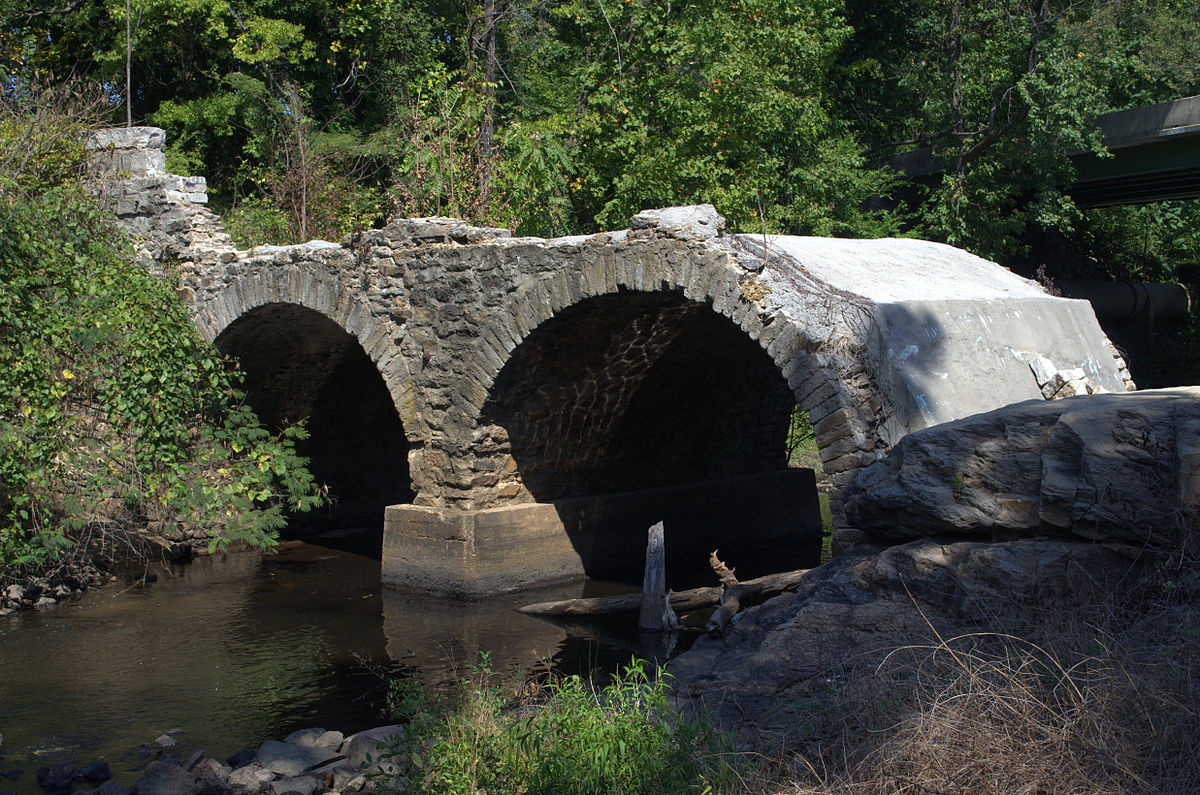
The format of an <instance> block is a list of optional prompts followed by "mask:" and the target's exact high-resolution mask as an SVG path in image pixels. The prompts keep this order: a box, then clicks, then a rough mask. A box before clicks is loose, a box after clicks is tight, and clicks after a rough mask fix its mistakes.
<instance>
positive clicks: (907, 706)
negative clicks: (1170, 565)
mask: <svg viewBox="0 0 1200 795" xmlns="http://www.w3.org/2000/svg"><path fill="white" fill-rule="evenodd" d="M1193 571H1195V569H1193ZM1183 579H1184V580H1186V579H1187V577H1184V578H1183ZM1191 579H1192V583H1193V584H1195V583H1197V582H1200V576H1197V575H1195V574H1193V575H1191ZM1176 582H1178V579H1177V578H1172V577H1160V578H1158V579H1157V580H1156V581H1155V585H1154V586H1153V588H1154V590H1152V591H1151V592H1149V593H1147V592H1144V591H1143V592H1142V593H1140V594H1139V596H1138V598H1137V599H1134V600H1133V601H1135V602H1136V603H1137V604H1136V606H1135V607H1134V608H1132V609H1130V608H1129V607H1128V606H1125V607H1120V606H1117V605H1115V604H1107V605H1099V606H1096V607H1095V608H1093V609H1091V610H1089V611H1086V612H1084V613H1078V614H1076V615H1073V616H1067V617H1063V616H1057V617H1055V618H1054V620H1052V621H1049V622H1047V623H1046V625H1044V626H1043V627H1042V628H1040V629H1039V630H1038V631H1037V632H1031V633H1025V636H1024V637H1018V636H1016V635H1013V634H1008V633H1004V632H973V633H969V634H964V635H961V636H958V637H942V636H938V635H937V634H936V633H933V636H934V638H935V639H934V641H933V642H932V643H929V644H926V645H918V646H911V647H907V648H905V649H901V650H897V651H896V652H893V653H892V654H890V655H888V657H887V658H886V659H885V660H884V661H883V663H882V664H880V665H878V666H873V667H870V668H869V669H867V670H863V671H859V672H858V673H856V674H851V675H850V676H848V677H847V679H846V680H845V681H844V682H843V683H841V684H836V683H837V680H836V678H835V679H834V682H835V685H834V686H832V687H830V689H829V690H828V691H827V692H825V693H823V694H821V698H823V699H825V701H824V703H823V704H822V714H823V716H824V720H823V722H822V721H817V722H815V723H814V724H813V725H812V727H811V730H812V731H813V733H812V734H810V735H809V738H810V742H808V743H806V744H805V745H804V746H803V747H793V748H791V749H788V750H786V751H784V752H783V753H782V754H781V755H779V756H778V757H777V758H776V768H775V771H776V772H775V773H774V774H773V775H770V776H769V777H770V778H772V779H774V783H773V784H770V785H765V786H763V787H761V788H759V791H762V792H773V793H781V792H782V793H793V794H795V793H812V794H813V795H826V794H830V793H864V794H865V793H912V794H913V795H918V794H921V795H931V794H933V795H936V794H944V795H950V794H951V793H953V794H954V795H968V794H969V795H987V794H988V793H997V794H999V793H1005V795H1012V794H1014V793H1039V794H1040V793H1088V794H1089V795H1092V794H1103V793H1130V792H1147V793H1195V792H1200V598H1197V597H1200V594H1196V593H1193V594H1192V595H1190V596H1189V595H1188V594H1186V593H1183V591H1185V590H1187V589H1182V588H1178V587H1176ZM1126 596H1127V597H1128V594H1126ZM1030 638H1036V640H1031V639H1030ZM810 712H811V710H810ZM781 781H788V782H789V783H788V784H787V785H781V784H780V782H781Z"/></svg>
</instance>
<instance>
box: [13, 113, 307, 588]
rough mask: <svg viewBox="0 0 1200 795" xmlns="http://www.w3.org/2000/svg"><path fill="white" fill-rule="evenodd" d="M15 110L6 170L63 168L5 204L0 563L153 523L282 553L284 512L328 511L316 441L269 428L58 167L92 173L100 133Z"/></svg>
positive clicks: (18, 184) (35, 179)
mask: <svg viewBox="0 0 1200 795" xmlns="http://www.w3.org/2000/svg"><path fill="white" fill-rule="evenodd" d="M2 110H3V117H2V118H0V159H7V160H8V162H13V158H11V157H8V155H9V153H10V152H11V150H12V149H13V148H14V147H27V146H30V142H34V145H37V144H38V143H40V142H41V140H42V139H43V138H45V137H47V136H50V137H53V138H54V139H55V144H54V146H53V147H50V148H47V149H46V151H49V152H50V153H51V155H50V157H51V160H50V163H51V165H53V168H50V167H49V166H48V165H47V164H46V160H45V159H44V158H33V159H31V160H30V161H29V162H28V167H27V168H26V169H25V170H23V171H10V172H9V173H8V174H7V175H6V181H5V185H4V191H3V192H2V193H0V283H2V284H3V285H4V289H3V290H2V291H0V407H2V409H0V567H4V568H5V569H7V570H8V571H7V573H12V572H14V571H16V570H18V569H21V568H24V567H29V566H33V565H39V564H45V563H48V562H50V561H51V560H53V559H54V558H56V557H58V556H61V555H62V554H64V553H66V552H68V551H70V550H71V549H72V548H74V546H75V544H76V543H77V542H79V541H80V540H81V539H83V538H85V537H93V538H94V537H95V536H96V535H98V534H99V535H103V534H104V533H106V532H108V531H110V530H113V529H120V530H127V529H129V528H131V527H135V526H144V525H146V524H148V523H149V524H154V525H155V526H156V527H157V528H158V530H159V531H160V532H162V533H165V534H167V535H173V534H174V533H176V532H179V533H184V532H185V531H192V530H195V529H201V530H203V531H204V533H206V534H207V536H208V538H209V545H210V546H211V547H217V546H224V545H227V544H229V543H230V542H233V541H244V542H247V543H250V544H253V545H256V546H270V545H271V544H272V543H273V542H274V538H275V536H276V534H277V533H278V531H279V529H280V528H281V527H282V526H283V525H284V523H285V511H287V510H297V511H303V510H307V509H309V508H312V507H314V506H316V505H317V504H319V503H320V502H321V501H322V500H323V493H322V490H321V489H320V488H319V486H318V485H317V484H316V483H314V481H313V479H312V476H311V475H310V474H309V472H308V470H307V468H306V461H305V460H304V459H303V458H301V457H300V456H298V455H297V454H296V451H295V446H294V442H295V440H296V439H299V438H302V437H303V435H304V429H303V428H302V427H293V428H289V429H286V430H284V431H283V432H282V433H280V434H274V433H270V432H268V431H267V430H266V429H264V428H263V427H261V425H260V424H259V422H258V419H257V417H256V416H255V415H254V413H253V411H251V410H250V409H249V407H247V406H245V405H244V404H243V403H242V394H241V392H240V391H239V389H238V387H239V385H240V381H241V376H240V374H239V373H237V372H236V371H235V370H233V369H231V368H230V366H229V364H228V363H227V362H225V361H224V360H223V359H222V357H221V356H220V355H219V354H218V353H217V351H216V350H215V349H214V348H213V347H212V346H211V345H209V344H207V343H205V342H204V341H203V340H201V339H200V337H199V335H198V333H197V332H196V329H195V326H194V325H193V324H192V322H191V320H190V318H189V317H188V314H187V311H186V309H185V308H184V306H183V305H182V304H181V303H180V302H179V300H178V298H177V296H176V295H175V293H174V290H173V289H172V285H171V284H170V283H169V282H168V281H167V279H166V278H165V277H162V276H156V275H153V274H151V273H150V272H149V271H148V270H146V268H145V267H144V266H143V265H141V264H140V263H139V262H137V261H136V260H135V259H134V257H133V255H132V252H131V250H130V249H131V247H130V246H129V243H128V241H127V240H125V239H124V238H123V236H122V235H121V234H120V233H119V232H118V231H117V230H116V227H115V225H114V224H113V223H112V221H111V219H110V218H109V217H108V216H107V214H105V213H103V212H102V211H101V210H100V208H99V207H98V206H97V205H96V203H95V202H94V201H93V200H92V199H91V198H90V197H89V196H88V195H87V194H86V192H85V191H84V189H83V187H82V186H81V185H80V184H79V182H78V181H76V180H75V179H74V175H75V174H77V173H78V171H79V169H78V168H74V167H72V168H63V167H61V166H58V165H54V164H55V163H58V162H60V161H70V162H77V163H83V162H85V161H86V153H85V152H84V150H83V147H82V143H81V141H82V136H83V134H84V133H85V132H86V129H87V128H86V125H83V124H77V125H76V126H75V127H74V128H73V130H74V132H73V133H72V134H71V135H68V136H65V137H64V136H63V134H62V128H61V126H60V124H58V123H56V121H55V120H54V119H48V118H46V117H43V116H40V115H38V114H35V113H31V112H27V111H25V110H24V109H23V108H22V107H17V106H5V107H4V108H3V109H2ZM60 121H61V120H60ZM85 531H86V532H85ZM97 531H99V533H97Z"/></svg>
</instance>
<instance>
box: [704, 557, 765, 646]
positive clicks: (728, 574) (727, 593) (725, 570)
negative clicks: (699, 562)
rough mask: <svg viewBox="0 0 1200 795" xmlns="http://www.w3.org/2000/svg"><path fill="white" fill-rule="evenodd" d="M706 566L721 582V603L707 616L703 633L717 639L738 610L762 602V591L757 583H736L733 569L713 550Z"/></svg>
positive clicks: (723, 632)
mask: <svg viewBox="0 0 1200 795" xmlns="http://www.w3.org/2000/svg"><path fill="white" fill-rule="evenodd" d="M708 565H710V566H712V570H713V571H714V572H716V575H717V577H718V578H720V580H721V603H720V604H719V605H717V609H716V610H714V611H713V614H712V615H711V616H709V619H708V622H707V623H706V624H705V625H704V631H705V632H706V633H707V634H708V636H709V637H710V638H719V637H721V636H723V635H724V634H725V630H726V629H728V628H729V624H730V622H732V621H733V617H734V616H735V615H737V613H738V611H739V610H741V609H742V608H743V607H750V606H751V605H756V604H758V603H759V602H761V601H762V600H763V595H762V590H763V589H762V586H761V585H759V584H757V583H751V582H745V583H742V582H738V578H737V576H736V575H734V573H733V569H731V568H729V567H728V566H726V565H725V564H724V563H723V562H721V559H720V558H718V557H717V551H716V550H715V549H714V550H713V551H712V554H711V555H709V556H708Z"/></svg>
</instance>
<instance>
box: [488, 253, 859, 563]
mask: <svg viewBox="0 0 1200 795" xmlns="http://www.w3.org/2000/svg"><path fill="white" fill-rule="evenodd" d="M648 248H649V250H648V251H640V250H638V249H637V248H635V247H633V246H631V247H629V248H627V249H625V250H624V251H619V252H617V253H614V252H612V250H611V249H610V250H607V251H604V252H602V253H597V254H595V255H593V256H588V255H587V254H586V253H585V256H584V258H583V262H582V263H580V262H578V260H577V261H576V262H574V263H568V262H564V263H563V267H560V268H558V269H557V270H555V271H554V272H552V273H550V274H548V275H545V276H543V277H542V278H540V279H538V280H537V281H535V282H532V283H530V284H528V285H527V286H526V287H525V288H524V289H521V290H518V291H515V292H514V293H513V294H512V295H511V297H510V299H509V301H508V303H507V304H506V305H505V306H504V307H503V308H502V309H501V310H500V311H499V312H498V313H497V315H496V317H497V322H496V324H495V325H494V327H493V328H490V329H488V330H485V331H484V333H483V339H482V340H481V347H483V348H484V349H485V350H484V351H483V353H482V354H481V355H480V357H478V359H477V361H476V365H477V366H476V367H475V368H474V369H473V372H472V376H473V378H475V379H477V380H478V382H479V383H480V385H481V386H482V389H480V390H478V392H477V394H484V395H492V394H494V391H495V389H496V387H497V384H498V379H500V378H501V377H502V376H501V373H502V372H503V370H504V368H505V366H506V365H508V364H509V363H510V361H513V358H514V356H515V355H519V354H516V352H517V351H518V350H519V349H520V346H521V345H522V344H523V343H525V342H526V341H527V340H529V339H530V338H531V336H532V335H534V334H535V333H537V330H538V329H542V328H545V327H547V326H548V324H550V323H551V322H555V321H558V320H560V319H561V318H564V317H568V316H570V315H571V313H572V312H573V311H574V310H576V309H578V308H580V307H583V306H584V305H586V304H588V303H590V302H594V301H596V300H599V299H604V298H608V297H615V296H618V295H621V294H625V295H628V296H638V295H641V296H646V295H669V296H677V297H678V298H679V299H680V301H682V302H685V303H686V304H687V305H690V306H693V307H701V308H702V309H701V311H702V312H703V313H704V314H705V315H707V316H708V317H711V318H713V319H714V320H718V319H719V320H720V321H721V322H722V323H725V325H726V326H728V327H729V328H730V329H731V330H732V331H733V333H734V334H740V336H741V338H743V339H744V341H745V343H746V344H747V345H748V346H749V347H750V349H751V350H753V349H757V351H759V352H760V353H761V355H762V357H763V359H765V360H766V361H767V362H769V364H768V367H772V368H774V372H775V376H776V378H778V379H779V381H780V382H782V383H783V384H786V387H785V390H784V391H785V395H786V397H785V398H784V400H786V401H789V402H788V403H787V407H788V408H789V409H790V407H791V405H793V404H798V405H799V406H800V407H801V408H802V409H804V410H806V411H807V412H809V415H810V417H811V419H812V422H813V425H814V428H815V431H816V436H817V444H818V446H819V448H820V449H821V458H822V462H823V466H824V468H825V470H826V471H827V472H829V473H830V474H832V475H833V476H834V484H833V485H834V489H833V494H832V495H831V496H832V498H833V507H834V511H835V524H840V519H841V517H840V513H841V512H840V495H841V492H842V490H843V489H844V488H845V486H846V485H847V484H848V483H849V481H850V480H851V479H852V478H853V475H854V473H855V471H856V470H857V469H858V468H859V467H860V466H862V464H863V463H865V461H866V460H868V459H873V458H874V457H875V454H874V452H873V450H874V448H875V447H876V446H878V445H879V444H880V441H879V434H878V432H877V429H876V428H873V427H872V426H871V425H870V424H869V419H870V417H864V414H865V413H866V412H869V411H870V410H871V409H870V407H871V405H872V403H873V404H874V405H875V406H878V405H879V403H880V401H879V399H878V398H877V397H876V398H875V399H874V401H872V400H871V395H872V390H873V380H872V378H871V377H870V374H869V373H864V367H865V366H866V365H865V357H864V356H862V355H857V356H856V355H855V350H856V349H857V348H861V347H862V346H865V345H866V344H868V342H869V340H866V339H851V338H848V337H847V336H845V335H844V334H843V335H842V336H838V335H836V334H834V335H828V334H827V335H825V336H824V337H822V339H814V338H813V337H811V336H810V335H809V334H808V333H807V332H806V329H804V328H803V327H802V326H801V325H799V324H798V323H796V322H795V321H793V319H792V318H791V317H789V316H787V315H785V314H783V313H772V312H769V311H767V310H766V309H764V307H763V304H762V303H761V301H760V299H761V298H762V297H763V293H762V288H761V283H760V282H759V281H758V277H757V276H756V275H755V274H754V273H753V272H752V271H747V270H746V269H744V268H741V267H740V266H739V265H737V264H736V263H734V262H732V261H731V260H732V258H731V257H727V256H714V255H713V252H712V251H711V250H704V249H700V248H694V249H691V250H689V251H688V252H687V256H682V257H681V256H680V255H679V252H680V249H681V248H683V247H681V246H679V244H678V243H677V242H676V243H675V245H674V246H673V247H671V248H665V249H663V248H660V249H655V248H654V247H648ZM564 260H565V258H564ZM827 305H828V302H826V303H825V304H822V306H827ZM716 325H718V324H712V325H711V327H713V328H715V327H716ZM867 328H868V329H869V324H868V326H867ZM830 339H832V340H836V342H835V343H833V344H830V343H829V342H827V341H826V340H830ZM743 350H745V349H743ZM746 358H747V359H749V358H753V355H752V354H751V353H747V356H746ZM769 382H770V379H769V378H767V379H766V380H765V381H759V382H758V383H760V384H765V385H767V387H766V388H769ZM500 386H501V387H503V386H504V384H503V383H500ZM747 404H748V405H747V406H746V409H747V411H748V412H754V411H762V410H764V407H761V406H757V405H754V403H753V400H747ZM859 406H864V407H866V411H865V412H864V411H862V410H860V409H859ZM766 410H769V408H768V409H766ZM477 416H478V418H479V422H480V425H481V426H483V429H485V430H486V432H487V433H488V434H489V436H490V437H491V438H498V437H503V438H506V439H507V441H508V443H509V452H510V453H511V454H512V456H513V458H512V459H509V460H504V461H497V468H498V469H499V470H502V471H505V470H506V471H507V473H508V475H507V477H506V476H505V475H501V476H500V478H499V484H500V487H501V489H500V490H499V491H498V492H497V493H498V495H499V496H501V497H502V498H504V499H505V500H513V499H515V500H517V501H521V500H525V501H530V500H533V501H537V502H543V501H545V500H556V499H560V498H564V497H570V496H571V493H570V492H571V488H567V487H561V486H560V485H559V484H556V483H554V482H552V480H553V477H554V476H555V475H549V476H548V478H547V479H548V480H549V481H550V482H547V480H543V479H541V475H540V474H539V473H533V474H534V480H533V481H532V482H531V481H530V480H529V479H528V478H527V477H526V475H525V466H524V464H523V463H522V462H520V461H518V460H517V458H518V457H519V453H520V452H521V451H520V450H517V449H516V444H514V442H516V443H518V444H519V443H523V442H524V441H525V440H524V438H522V439H519V440H514V439H512V438H509V435H508V434H507V432H506V433H503V434H497V433H496V432H495V430H494V429H493V427H491V426H493V425H494V423H493V420H494V419H495V418H496V416H494V415H493V412H492V407H489V406H487V405H486V400H485V401H484V405H480V406H479V411H478V414H477ZM776 432H777V433H778V434H779V436H778V440H777V441H778V444H779V448H780V449H779V455H780V464H779V465H780V467H781V468H782V467H784V466H786V457H785V456H784V449H783V448H784V444H783V441H784V436H785V434H786V423H785V425H784V428H783V430H782V431H779V430H778V428H777V430H776ZM752 433H756V431H753V429H752ZM529 459H530V460H536V456H532V455H531V456H529ZM568 463H569V464H570V463H574V462H568ZM546 469H547V470H549V469H550V467H549V466H547V467H546ZM555 474H561V473H555ZM724 475H727V476H736V475H738V471H737V470H736V468H735V469H733V470H731V471H730V472H726V473H724ZM573 482H574V483H578V482H580V481H573ZM604 485H605V483H604V482H601V483H600V485H599V486H597V487H594V490H602V489H603V487H604ZM620 485H621V486H624V487H625V488H629V487H630V486H629V483H628V481H624V482H623V483H621V484H620ZM647 485H653V486H658V485H660V484H658V483H648V484H647ZM556 489H558V490H557V491H556ZM779 490H780V491H786V488H780V489H779ZM587 491H588V489H586V488H577V489H575V491H574V493H575V494H581V493H586V492H587ZM611 491H613V492H614V493H621V491H622V489H621V488H618V487H615V486H614V487H613V488H612V489H611ZM486 504H487V503H483V502H477V503H476V506H477V507H485V505H486ZM496 504H500V503H499V502H497V503H496ZM817 526H818V527H819V522H818V525H817ZM835 535H836V533H835ZM806 565H807V564H806Z"/></svg>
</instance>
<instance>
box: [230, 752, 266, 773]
mask: <svg viewBox="0 0 1200 795" xmlns="http://www.w3.org/2000/svg"><path fill="white" fill-rule="evenodd" d="M257 753H258V749H257V748H243V749H242V750H240V751H238V752H237V753H236V754H234V755H233V756H231V757H229V758H228V759H226V760H225V762H226V764H228V765H229V766H230V767H231V768H233V769H234V770H237V769H238V768H239V767H245V766H246V765H248V764H250V763H251V762H253V761H254V756H255V754H257Z"/></svg>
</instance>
